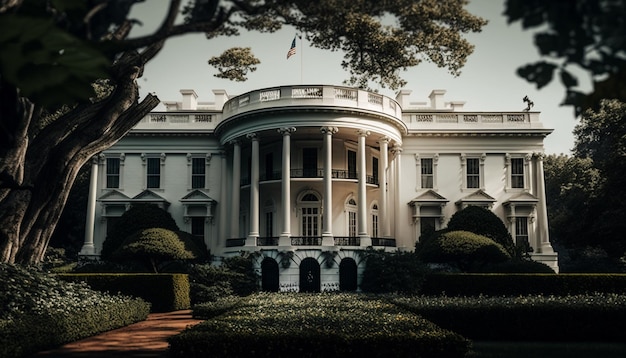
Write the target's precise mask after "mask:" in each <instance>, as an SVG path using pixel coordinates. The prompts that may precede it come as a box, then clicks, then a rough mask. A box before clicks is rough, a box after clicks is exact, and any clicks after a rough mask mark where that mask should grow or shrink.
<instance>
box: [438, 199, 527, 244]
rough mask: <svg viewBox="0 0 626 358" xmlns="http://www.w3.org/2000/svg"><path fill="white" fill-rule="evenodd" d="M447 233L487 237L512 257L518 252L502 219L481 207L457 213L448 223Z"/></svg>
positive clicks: (467, 208) (468, 208)
mask: <svg viewBox="0 0 626 358" xmlns="http://www.w3.org/2000/svg"><path fill="white" fill-rule="evenodd" d="M447 231H469V232H473V233H474V234H477V235H482V236H486V237H488V238H490V239H492V240H493V241H495V242H497V243H498V244H500V245H502V247H504V248H505V249H506V251H507V252H508V253H509V255H511V256H515V254H516V250H515V245H514V244H513V238H512V237H511V234H510V233H509V230H507V228H506V226H505V225H504V223H503V222H502V220H500V218H499V217H498V216H497V215H496V214H494V213H493V212H491V210H487V209H485V208H483V207H480V206H475V205H470V206H468V207H466V208H465V209H463V210H461V211H457V212H456V213H455V214H454V215H452V217H451V218H450V221H449V222H448V227H447Z"/></svg>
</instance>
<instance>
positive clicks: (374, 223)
mask: <svg viewBox="0 0 626 358" xmlns="http://www.w3.org/2000/svg"><path fill="white" fill-rule="evenodd" d="M372 237H379V235H378V205H376V204H374V205H372Z"/></svg>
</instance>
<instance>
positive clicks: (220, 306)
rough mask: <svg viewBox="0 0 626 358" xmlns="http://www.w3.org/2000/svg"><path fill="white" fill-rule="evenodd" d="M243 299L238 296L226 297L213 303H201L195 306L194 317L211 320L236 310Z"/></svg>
mask: <svg viewBox="0 0 626 358" xmlns="http://www.w3.org/2000/svg"><path fill="white" fill-rule="evenodd" d="M240 301H242V299H241V298H239V297H236V296H224V297H222V298H219V299H217V300H215V301H212V302H204V303H199V304H197V305H194V306H193V317H194V318H198V319H211V318H213V317H217V316H219V315H221V314H224V313H226V312H228V311H230V310H232V309H234V308H235V307H236V306H237V305H238V304H239V302H240Z"/></svg>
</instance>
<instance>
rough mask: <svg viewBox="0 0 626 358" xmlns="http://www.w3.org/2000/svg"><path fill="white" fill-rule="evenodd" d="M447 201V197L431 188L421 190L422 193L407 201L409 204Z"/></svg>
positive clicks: (442, 202)
mask: <svg viewBox="0 0 626 358" xmlns="http://www.w3.org/2000/svg"><path fill="white" fill-rule="evenodd" d="M448 201H449V200H448V199H446V198H445V197H443V196H441V195H440V194H439V193H437V192H436V191H434V190H432V189H431V190H427V191H425V192H423V193H422V194H420V195H418V196H417V197H415V198H414V199H412V200H411V201H410V202H409V205H414V204H418V205H422V204H427V203H433V204H435V203H436V204H445V203H447V202H448Z"/></svg>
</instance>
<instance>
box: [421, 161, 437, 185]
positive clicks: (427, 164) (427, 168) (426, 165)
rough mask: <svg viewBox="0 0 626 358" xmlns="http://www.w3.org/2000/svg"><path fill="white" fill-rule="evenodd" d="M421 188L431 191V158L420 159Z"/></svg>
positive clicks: (433, 180) (432, 172)
mask: <svg viewBox="0 0 626 358" xmlns="http://www.w3.org/2000/svg"><path fill="white" fill-rule="evenodd" d="M421 167H422V188H425V189H432V188H433V187H434V183H435V177H434V171H433V158H422V159H421Z"/></svg>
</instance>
